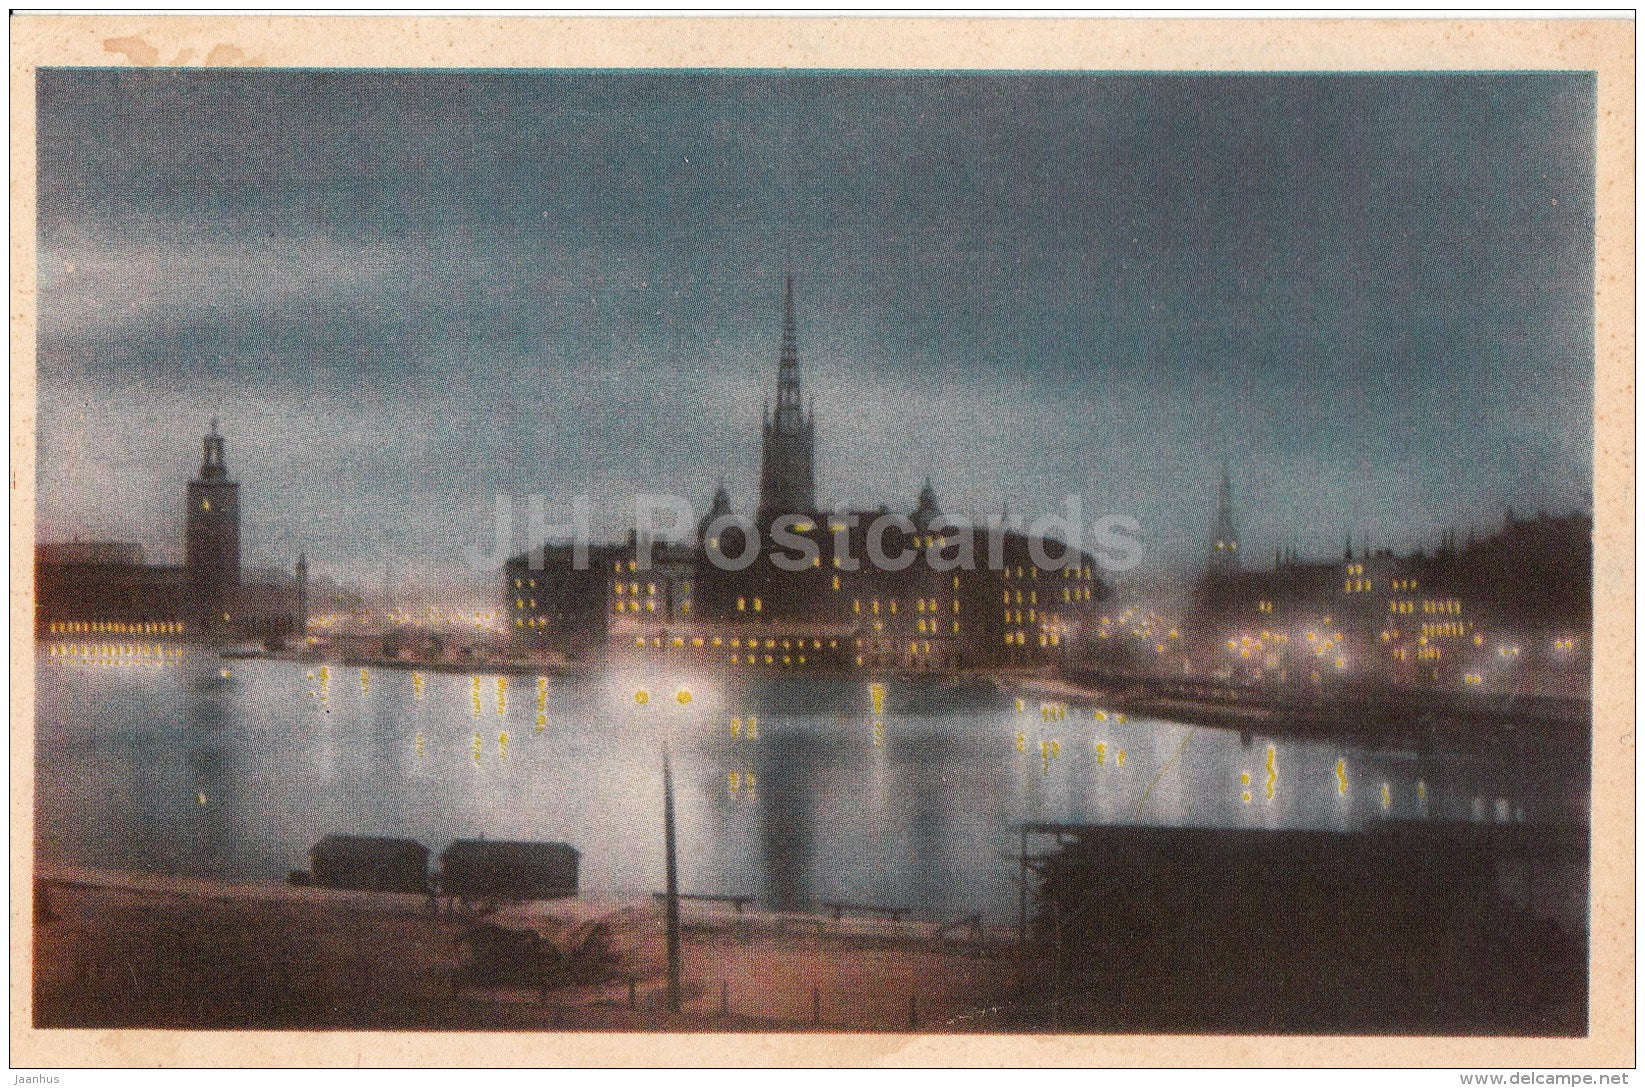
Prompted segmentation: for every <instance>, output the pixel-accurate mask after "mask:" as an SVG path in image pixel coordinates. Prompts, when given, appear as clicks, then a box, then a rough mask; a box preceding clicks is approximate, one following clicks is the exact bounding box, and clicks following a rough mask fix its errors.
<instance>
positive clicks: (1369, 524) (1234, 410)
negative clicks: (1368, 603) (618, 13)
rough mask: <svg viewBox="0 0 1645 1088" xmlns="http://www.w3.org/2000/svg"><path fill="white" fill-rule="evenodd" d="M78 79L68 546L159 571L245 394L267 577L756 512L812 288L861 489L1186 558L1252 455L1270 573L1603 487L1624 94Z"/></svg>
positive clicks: (949, 79) (157, 75) (1219, 85)
mask: <svg viewBox="0 0 1645 1088" xmlns="http://www.w3.org/2000/svg"><path fill="white" fill-rule="evenodd" d="M38 91H39V95H38V102H39V111H40V112H39V134H40V145H39V150H40V160H39V161H40V174H39V204H40V220H39V228H40V242H41V260H40V275H41V307H40V341H39V344H40V357H39V375H40V393H39V397H40V412H41V414H40V420H41V423H40V453H41V458H40V471H39V487H40V507H41V517H42V522H43V528H44V530H46V531H56V532H69V531H82V530H86V529H89V528H90V527H92V526H94V525H102V526H104V527H105V529H106V531H108V532H112V533H118V534H121V535H128V536H134V537H137V538H139V539H143V540H144V541H145V542H146V543H149V544H150V545H151V546H152V547H165V546H169V545H170V544H171V543H172V537H173V536H175V531H174V530H173V529H172V528H170V527H169V523H170V521H171V520H174V519H173V514H172V512H171V508H172V507H173V506H175V505H176V502H175V501H174V499H175V496H174V495H172V494H171V493H170V491H169V490H167V489H168V488H172V489H174V486H175V480H176V479H177V478H180V477H181V476H182V475H184V474H186V473H187V471H188V470H189V468H190V462H191V461H192V459H193V456H194V452H193V451H194V441H195V439H194V436H195V434H196V433H197V432H198V430H199V429H200V425H201V422H202V421H203V420H204V418H205V417H206V416H208V415H209V414H211V413H212V412H213V411H216V412H220V413H221V414H222V415H223V416H224V417H225V419H226V420H228V421H229V422H230V425H231V429H232V434H233V442H234V448H235V449H236V450H237V451H238V452H239V456H238V458H237V468H238V471H239V472H240V474H241V476H242V478H243V479H245V480H246V481H247V483H248V487H249V486H251V485H253V484H255V486H256V487H257V488H258V492H257V496H256V498H255V499H254V501H252V502H250V503H248V510H249V511H262V512H263V513H259V514H252V513H248V517H266V518H267V524H266V526H263V528H264V529H266V532H264V533H263V535H262V536H261V537H260V538H259V541H260V543H259V544H258V545H257V546H258V547H261V548H263V549H264V550H265V551H267V552H268V557H269V560H270V561H274V560H277V559H278V560H282V561H283V560H284V559H285V558H287V557H288V556H287V553H290V552H294V551H295V549H296V548H297V547H298V546H307V547H309V548H310V550H311V551H314V552H319V553H320V554H322V555H325V554H328V553H330V554H335V555H336V556H337V558H338V561H339V562H341V561H343V560H344V559H345V558H346V559H348V560H349V561H355V560H358V558H359V555H360V548H359V546H358V544H359V542H361V541H367V542H369V543H370V546H371V547H373V548H380V549H385V550H394V551H396V552H398V553H401V554H409V555H413V556H422V557H426V558H427V559H428V560H429V561H430V562H439V561H441V560H450V559H451V558H453V557H454V556H455V555H456V554H457V544H456V541H458V539H459V538H461V541H463V542H466V541H468V540H477V539H479V538H480V537H482V536H483V535H484V532H483V531H481V530H476V529H474V527H473V522H474V520H475V515H474V514H473V511H475V510H480V511H485V510H489V508H490V502H491V496H492V495H494V494H495V493H497V492H513V493H516V494H519V493H523V492H526V491H530V490H549V491H550V492H551V493H565V494H569V493H571V492H572V491H574V490H581V489H583V488H588V489H591V490H592V491H593V492H594V493H595V495H596V499H597V500H603V501H605V502H606V503H608V504H615V505H616V506H617V507H618V508H619V509H620V510H624V511H626V509H627V508H628V504H629V503H630V502H631V496H632V492H633V491H634V490H639V489H648V488H649V489H653V490H663V489H668V488H679V489H686V490H687V491H688V493H690V494H692V495H694V496H695V495H698V494H699V493H702V492H705V491H706V490H708V489H710V488H711V487H712V483H713V479H714V478H715V477H717V476H719V475H721V474H726V475H728V476H729V477H730V479H731V482H732V485H733V489H734V492H735V493H737V494H738V497H739V498H740V499H741V500H742V501H744V502H748V501H750V500H751V498H752V494H751V492H752V485H753V478H754V475H755V471H756V466H755V461H756V458H757V456H758V449H757V440H756V432H755V427H756V425H757V420H758V413H759V402H760V398H761V397H762V396H763V395H764V394H765V391H766V387H767V386H768V385H769V383H770V382H771V380H772V372H773V371H774V365H773V359H774V355H775V347H776V327H775V326H776V310H777V305H776V304H777V297H778V291H779V285H778V281H779V277H780V275H781V271H782V269H783V267H784V265H785V263H788V262H790V261H791V262H792V263H793V264H794V266H795V267H796V269H797V270H798V273H799V277H800V288H801V336H802V357H803V361H804V365H805V368H806V371H805V373H806V378H807V380H808V382H809V383H810V384H811V387H812V389H813V390H814V391H815V392H816V394H817V397H818V405H819V417H820V420H821V422H820V428H819V442H820V450H819V458H820V469H819V471H820V476H821V479H820V481H819V483H820V485H821V486H820V490H821V492H822V494H823V495H824V496H825V497H826V498H828V499H837V500H847V499H848V500H851V501H857V502H876V503H877V502H879V501H887V502H892V503H896V504H904V503H907V502H910V501H911V498H912V491H913V489H914V488H916V487H917V486H918V479H919V477H920V476H921V475H923V474H924V473H925V472H927V471H929V472H931V473H932V474H933V475H934V476H935V477H936V479H937V481H938V486H939V490H940V491H941V492H942V493H943V497H944V498H945V500H946V504H947V505H948V506H949V507H950V508H951V509H955V510H959V511H963V510H965V509H967V508H973V507H974V508H979V509H985V510H991V509H994V508H997V506H998V504H999V502H1000V501H1001V498H1002V497H1003V496H1004V495H1005V494H1007V493H1010V494H1011V496H1012V497H1013V501H1014V505H1017V506H1019V507H1022V508H1028V509H1034V508H1048V507H1051V506H1054V505H1056V504H1057V503H1059V502H1060V500H1061V497H1062V496H1063V495H1064V494H1067V493H1069V492H1078V493H1083V494H1084V495H1086V497H1087V503H1088V504H1089V505H1095V506H1099V507H1101V508H1103V509H1109V510H1120V511H1123V512H1127V513H1133V514H1135V515H1136V516H1138V517H1139V519H1140V520H1141V521H1142V522H1143V525H1144V530H1145V534H1146V535H1148V536H1149V540H1150V543H1151V544H1153V545H1154V550H1155V554H1156V556H1158V555H1167V554H1189V553H1192V552H1193V551H1194V550H1195V549H1196V548H1198V547H1199V546H1200V544H1199V541H1200V538H1201V537H1202V536H1203V535H1204V533H1205V532H1206V530H1207V528H1208V520H1209V517H1210V512H1211V511H1210V505H1211V502H1212V500H1213V496H1214V472H1215V469H1214V466H1215V465H1216V464H1217V462H1218V461H1219V460H1220V459H1222V458H1223V457H1228V458H1230V459H1232V460H1233V461H1234V468H1235V482H1236V494H1237V498H1238V500H1239V502H1240V505H1241V513H1242V515H1243V517H1242V520H1243V522H1244V526H1245V531H1246V535H1247V538H1248V551H1250V552H1251V553H1252V554H1260V553H1261V552H1262V551H1264V550H1266V549H1267V548H1269V547H1271V546H1272V545H1273V544H1275V543H1278V542H1280V540H1281V539H1282V538H1284V539H1286V540H1294V541H1297V542H1299V543H1301V544H1302V545H1303V546H1305V547H1311V548H1315V549H1316V550H1319V551H1321V552H1322V553H1323V552H1325V551H1326V550H1328V549H1332V548H1334V547H1336V546H1340V545H1339V544H1338V543H1337V542H1339V541H1340V539H1341V535H1342V532H1343V531H1345V530H1347V529H1352V530H1354V531H1355V532H1356V535H1361V534H1368V535H1370V536H1371V537H1372V538H1373V539H1376V540H1379V541H1386V542H1388V543H1391V544H1394V545H1397V546H1406V545H1408V544H1410V543H1414V542H1420V541H1423V540H1427V539H1431V538H1432V537H1433V536H1434V535H1435V534H1436V533H1437V532H1438V531H1439V529H1440V528H1442V527H1444V526H1446V525H1449V524H1459V523H1461V524H1465V523H1467V522H1468V521H1470V520H1479V521H1483V520H1491V519H1494V518H1495V517H1497V516H1499V512H1500V509H1501V506H1502V504H1504V503H1513V504H1515V505H1517V506H1522V507H1527V508H1534V507H1536V506H1539V505H1544V506H1548V507H1549V508H1562V507H1566V506H1570V505H1574V504H1580V503H1582V502H1584V501H1586V496H1585V491H1586V489H1587V488H1588V486H1589V483H1588V481H1589V467H1588V466H1589V461H1590V452H1591V438H1590V433H1591V432H1590V417H1591V400H1592V378H1591V368H1592V352H1593V348H1592V335H1591V325H1592V303H1591V297H1592V296H1591V291H1592V262H1593V253H1592V241H1591V239H1592V221H1593V131H1594V117H1593V113H1594V97H1593V83H1592V78H1591V77H1590V76H1588V75H1586V74H1581V73H1536V74H1493V75H1395V76H1369V75H1367V76H1322V77H1309V76H1292V77H1278V76H1276V77H1268V76H1225V77H1207V76H1158V77H1133V76H1071V75H1050V74H1047V75H1020V76H1004V75H936V74H933V75H912V76H910V75H840V74H805V75H798V74H788V75H779V74H727V73H578V72H570V73H492V74H469V73H357V72H281V71H255V70H241V71H228V70H220V71H213V72H201V71H169V72H168V71H135V70H106V71H104V70H73V71H70V70H47V71H44V72H42V73H41V74H40V76H39V82H38ZM112 457H122V458H126V460H125V461H124V462H123V463H121V464H119V465H118V466H110V465H109V464H107V463H106V462H107V459H108V458H112ZM132 479H141V480H142V481H143V482H144V487H145V488H147V487H150V486H152V487H154V488H157V489H158V490H157V491H155V493H153V494H149V493H146V492H144V491H143V490H142V489H139V488H130V487H122V486H121V484H120V483H118V481H124V480H132ZM573 485H575V487H573ZM111 488H113V489H115V490H116V491H118V492H119V493H118V494H114V493H111V491H110V490H109V489H111ZM299 495H303V496H306V497H303V498H298V497H297V496H299ZM617 520H620V519H617ZM613 524H615V521H614V522H613ZM249 535H250V534H248V536H249Z"/></svg>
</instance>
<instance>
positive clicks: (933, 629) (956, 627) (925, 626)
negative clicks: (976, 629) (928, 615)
mask: <svg viewBox="0 0 1645 1088" xmlns="http://www.w3.org/2000/svg"><path fill="white" fill-rule="evenodd" d="M952 622H953V631H952V632H951V633H952V634H956V635H957V634H959V633H960V621H959V620H954V621H952ZM918 630H919V633H920V634H922V635H934V634H936V633H937V621H936V620H920V621H919V628H918Z"/></svg>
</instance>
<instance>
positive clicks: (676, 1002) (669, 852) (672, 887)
mask: <svg viewBox="0 0 1645 1088" xmlns="http://www.w3.org/2000/svg"><path fill="white" fill-rule="evenodd" d="M674 698H675V700H676V701H678V702H679V704H680V706H681V707H686V706H689V705H690V704H691V692H690V691H689V690H688V689H686V688H681V689H680V690H679V691H678V692H676V693H675V696H674ZM634 702H635V704H636V705H638V706H642V707H643V706H646V705H647V704H649V703H650V702H651V695H650V693H649V692H647V691H646V690H645V689H644V688H641V689H639V690H638V691H636V692H635V693H634ZM663 851H664V854H665V856H666V862H665V866H666V873H667V888H666V895H665V915H664V917H665V932H666V941H667V945H668V997H667V1000H668V1009H669V1011H670V1012H679V1011H680V878H679V864H678V862H677V860H676V850H675V845H674V769H673V766H672V764H671V762H670V759H669V750H668V725H667V723H666V722H665V723H664V726H663Z"/></svg>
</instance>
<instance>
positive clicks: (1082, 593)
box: [1062, 586, 1091, 602]
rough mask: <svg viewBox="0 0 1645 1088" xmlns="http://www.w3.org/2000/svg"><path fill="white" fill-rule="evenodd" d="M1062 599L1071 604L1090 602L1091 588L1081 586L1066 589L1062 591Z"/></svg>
mask: <svg viewBox="0 0 1645 1088" xmlns="http://www.w3.org/2000/svg"><path fill="white" fill-rule="evenodd" d="M1062 599H1063V600H1064V601H1070V602H1072V601H1089V600H1090V599H1091V587H1090V586H1079V587H1076V588H1074V589H1064V590H1063V591H1062Z"/></svg>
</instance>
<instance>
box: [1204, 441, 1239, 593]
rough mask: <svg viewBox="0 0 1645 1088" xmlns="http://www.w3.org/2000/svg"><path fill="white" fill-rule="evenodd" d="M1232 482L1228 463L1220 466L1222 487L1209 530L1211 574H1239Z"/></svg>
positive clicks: (1237, 536)
mask: <svg viewBox="0 0 1645 1088" xmlns="http://www.w3.org/2000/svg"><path fill="white" fill-rule="evenodd" d="M1233 490H1234V488H1233V482H1232V481H1231V480H1230V479H1229V476H1228V463H1227V462H1226V461H1224V462H1223V465H1222V486H1221V488H1220V489H1219V490H1218V493H1217V523H1216V527H1215V528H1213V529H1212V530H1211V573H1212V574H1237V573H1238V572H1239V532H1238V530H1236V529H1235V528H1234V499H1233Z"/></svg>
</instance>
